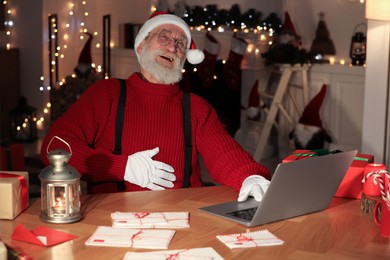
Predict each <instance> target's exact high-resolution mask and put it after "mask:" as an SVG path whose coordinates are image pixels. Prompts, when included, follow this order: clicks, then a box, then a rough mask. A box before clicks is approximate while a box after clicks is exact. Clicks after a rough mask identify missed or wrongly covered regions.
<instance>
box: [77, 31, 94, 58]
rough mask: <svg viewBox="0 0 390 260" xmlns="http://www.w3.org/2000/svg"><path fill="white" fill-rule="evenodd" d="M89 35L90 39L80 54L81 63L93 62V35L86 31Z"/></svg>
mask: <svg viewBox="0 0 390 260" xmlns="http://www.w3.org/2000/svg"><path fill="white" fill-rule="evenodd" d="M85 34H87V35H88V36H89V39H88V40H87V42H86V43H85V45H84V48H83V49H82V51H81V53H80V56H79V61H78V63H79V64H92V57H91V43H92V38H93V35H92V34H90V33H85Z"/></svg>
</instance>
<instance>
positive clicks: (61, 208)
mask: <svg viewBox="0 0 390 260" xmlns="http://www.w3.org/2000/svg"><path fill="white" fill-rule="evenodd" d="M52 209H53V212H54V213H55V214H65V213H66V203H65V199H64V198H63V197H56V198H55V201H54V203H53V207H52Z"/></svg>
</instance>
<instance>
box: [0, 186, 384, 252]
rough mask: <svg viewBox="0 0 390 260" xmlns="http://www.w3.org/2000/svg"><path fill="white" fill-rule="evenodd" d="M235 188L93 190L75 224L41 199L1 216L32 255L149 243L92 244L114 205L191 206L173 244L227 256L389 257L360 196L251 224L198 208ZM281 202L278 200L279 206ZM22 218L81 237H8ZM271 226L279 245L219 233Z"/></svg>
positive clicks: (3, 230)
mask: <svg viewBox="0 0 390 260" xmlns="http://www.w3.org/2000/svg"><path fill="white" fill-rule="evenodd" d="M236 198H237V192H235V191H234V190H232V189H231V188H229V187H225V186H215V187H204V188H191V189H180V190H165V191H145V192H131V193H113V194H100V195H91V196H86V197H83V198H82V211H83V216H84V218H83V219H82V220H81V221H79V222H77V223H72V224H48V223H45V222H42V221H41V220H40V219H39V213H40V199H35V200H33V201H32V202H31V205H30V207H29V208H28V209H27V210H25V211H24V212H23V213H22V214H21V215H19V216H18V217H17V218H16V219H15V220H13V221H9V220H0V234H1V236H2V239H3V241H4V242H5V243H6V244H8V245H10V246H12V247H14V248H15V249H17V250H19V251H22V252H24V253H26V254H28V255H31V256H33V257H34V259H83V260H85V259H94V260H97V259H122V258H123V257H124V255H125V253H126V252H127V251H148V250H146V249H131V248H113V247H88V246H85V245H84V242H85V241H86V240H87V239H88V238H89V236H90V235H91V234H92V233H93V232H94V231H95V230H96V228H97V226H103V225H105V226H110V225H111V220H110V213H112V212H115V211H150V212H154V211H155V212H159V211H160V212H161V211H188V212H190V228H186V229H177V230H176V234H175V235H174V237H173V239H172V241H171V243H170V245H169V250H172V249H184V248H194V247H213V248H214V249H215V250H216V251H217V252H218V253H219V254H220V255H221V256H222V257H224V258H225V259H332V260H333V259H354V260H356V259H389V258H390V239H387V238H384V237H381V236H380V235H379V227H378V226H377V225H376V224H375V222H374V220H373V217H372V216H371V215H370V214H366V213H363V212H362V211H361V210H360V206H359V200H350V199H340V198H335V199H334V200H333V201H332V203H331V205H330V207H329V208H328V209H327V210H325V211H322V212H317V213H313V214H309V215H305V216H300V217H296V218H292V219H289V220H284V221H279V222H274V223H270V224H266V225H262V226H258V227H254V228H250V229H248V228H247V227H245V226H242V225H239V224H235V223H233V222H231V221H228V220H224V219H222V218H218V217H215V216H212V215H209V214H206V213H204V212H201V211H199V210H198V208H199V207H203V206H207V205H211V204H215V203H220V202H225V201H229V200H235V199H236ZM276 206H277V205H275V207H276ZM18 223H21V224H23V225H24V226H25V227H26V228H27V229H33V228H35V227H37V226H40V225H43V226H46V227H50V228H53V229H56V230H60V231H64V232H69V233H71V234H74V235H77V236H78V238H77V239H75V240H72V241H68V242H65V243H62V244H59V245H57V246H52V247H41V246H36V245H32V244H28V243H24V242H20V241H16V240H12V239H11V238H10V236H11V234H12V232H13V230H14V228H15V227H16V225H17V224H18ZM263 229H268V230H269V231H271V232H272V233H273V234H274V235H276V236H277V237H279V238H280V239H282V240H284V241H285V243H284V244H283V245H280V246H271V247H255V248H245V249H229V248H228V247H226V246H225V245H224V244H223V243H221V242H220V241H219V240H218V239H216V235H219V234H232V233H240V232H246V231H255V230H263Z"/></svg>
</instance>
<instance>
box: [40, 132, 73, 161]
mask: <svg viewBox="0 0 390 260" xmlns="http://www.w3.org/2000/svg"><path fill="white" fill-rule="evenodd" d="M55 138H57V139H58V140H60V141H62V142H63V143H64V144H66V145H67V146H68V148H69V150H70V155H71V156H72V148H70V145H69V144H68V143H67V142H66V141H65V140H64V139H62V138H61V137H59V136H56V135H55V136H53V137H52V138H51V140H50V142H49V144H48V145H47V147H46V153H49V147H50V144H51V142H53V140H54V139H55Z"/></svg>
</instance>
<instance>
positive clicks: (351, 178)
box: [335, 153, 374, 199]
mask: <svg viewBox="0 0 390 260" xmlns="http://www.w3.org/2000/svg"><path fill="white" fill-rule="evenodd" d="M372 162H374V156H373V155H370V154H359V153H358V154H357V155H356V156H355V158H354V159H353V161H352V163H351V166H350V167H349V169H348V171H347V173H346V174H345V176H344V179H343V181H342V182H341V184H340V186H339V188H338V189H337V192H336V194H335V197H342V198H352V199H360V198H361V196H362V192H363V183H362V180H363V177H364V167H365V166H366V165H367V164H369V163H372Z"/></svg>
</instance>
